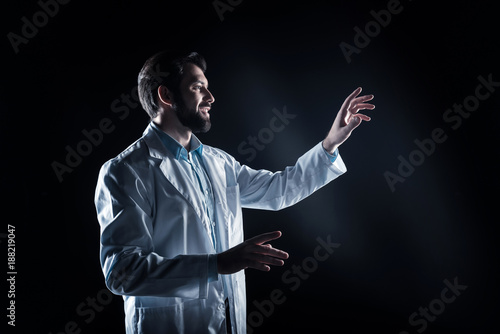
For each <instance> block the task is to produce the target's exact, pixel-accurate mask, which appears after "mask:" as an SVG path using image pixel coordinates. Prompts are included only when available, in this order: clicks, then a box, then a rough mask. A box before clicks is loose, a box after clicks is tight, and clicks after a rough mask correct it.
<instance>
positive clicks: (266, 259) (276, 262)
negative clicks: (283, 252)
mask: <svg viewBox="0 0 500 334" xmlns="http://www.w3.org/2000/svg"><path fill="white" fill-rule="evenodd" d="M248 258H249V260H250V262H249V264H250V266H252V265H255V263H262V264H268V265H271V266H283V265H284V264H285V261H283V260H280V259H277V258H275V257H272V256H265V255H262V254H251V255H249V257H248Z"/></svg>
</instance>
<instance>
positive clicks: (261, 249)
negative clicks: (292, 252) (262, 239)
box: [251, 244, 289, 259]
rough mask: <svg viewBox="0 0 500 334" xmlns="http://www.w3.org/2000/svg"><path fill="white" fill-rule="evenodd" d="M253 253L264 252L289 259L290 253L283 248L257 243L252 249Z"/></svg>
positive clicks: (264, 253)
mask: <svg viewBox="0 0 500 334" xmlns="http://www.w3.org/2000/svg"><path fill="white" fill-rule="evenodd" d="M251 252H252V253H257V254H263V255H267V256H273V257H276V258H280V259H288V257H289V255H288V253H287V252H285V251H282V250H281V249H277V248H273V247H272V246H271V245H269V244H267V245H256V246H255V248H253V249H252V250H251Z"/></svg>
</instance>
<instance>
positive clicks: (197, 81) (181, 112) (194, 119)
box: [174, 64, 215, 133]
mask: <svg viewBox="0 0 500 334" xmlns="http://www.w3.org/2000/svg"><path fill="white" fill-rule="evenodd" d="M180 92H181V98H180V99H179V98H176V97H174V99H175V104H174V110H175V112H176V114H177V117H178V118H179V121H180V122H181V124H182V125H184V126H185V127H187V128H189V129H191V131H192V132H194V133H197V132H202V133H203V132H207V131H208V130H210V126H211V123H210V114H209V111H210V108H211V105H212V103H214V101H215V98H214V97H213V95H212V94H211V93H210V91H209V90H208V80H207V78H206V77H205V74H204V73H203V71H202V70H201V69H200V68H199V67H198V66H196V65H194V64H186V65H185V66H184V74H183V77H182V80H181V84H180Z"/></svg>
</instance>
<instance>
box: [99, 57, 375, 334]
mask: <svg viewBox="0 0 500 334" xmlns="http://www.w3.org/2000/svg"><path fill="white" fill-rule="evenodd" d="M205 71H206V62H205V60H204V59H203V57H202V56H200V55H199V54H197V53H195V52H191V53H173V52H160V53H158V54H156V55H154V56H152V57H151V58H149V59H148V60H147V61H146V63H145V64H144V66H143V68H142V70H141V71H140V73H139V79H138V80H139V97H140V100H141V104H142V106H143V108H144V109H145V110H146V112H147V113H148V114H149V116H150V118H151V122H150V124H149V125H148V127H147V128H146V130H145V131H144V134H143V136H142V137H141V138H140V139H138V140H137V141H136V142H135V143H133V144H132V145H131V146H129V147H128V148H127V149H126V150H125V151H123V152H122V153H121V154H119V155H118V156H117V157H115V158H113V159H111V160H109V161H108V162H106V163H105V164H104V165H103V166H102V168H101V171H100V174H99V179H98V183H97V189H96V195H95V205H96V209H97V215H98V220H99V223H100V226H101V265H102V269H103V272H104V276H105V280H106V285H107V287H108V288H109V289H110V290H111V291H112V292H113V293H115V294H117V295H122V296H123V298H124V302H125V326H126V332H127V333H128V334H132V333H134V334H135V333H137V334H139V333H142V334H151V333H153V334H160V333H246V298H245V275H244V270H243V269H247V268H253V269H258V270H262V271H269V270H270V268H271V267H270V266H282V265H283V263H284V262H283V260H285V259H287V258H288V254H287V253H286V252H284V251H282V250H279V249H276V248H273V247H272V246H271V245H270V244H269V243H268V242H269V241H271V240H274V239H277V238H279V237H280V236H281V232H280V231H274V232H268V233H263V234H261V235H258V236H255V237H253V238H250V239H247V240H246V241H244V238H243V221H242V212H241V209H242V207H245V208H257V209H266V210H280V209H283V208H286V207H288V206H290V205H293V204H295V203H297V202H298V201H300V200H302V199H304V198H305V197H307V196H309V195H310V194H312V193H313V192H314V191H316V190H317V189H319V188H320V187H322V186H324V185H325V184H327V183H328V182H330V181H332V180H333V179H335V178H336V177H337V176H339V175H341V174H342V173H344V172H345V171H346V168H345V165H344V163H343V161H342V159H341V157H340V155H339V153H338V147H339V146H340V145H341V144H342V143H343V142H344V141H345V140H346V139H347V138H348V137H349V136H350V134H351V132H352V131H353V129H354V128H356V127H357V126H358V125H359V124H360V123H361V121H362V120H365V121H369V120H370V118H369V117H368V116H366V115H363V114H360V113H358V111H359V110H362V109H373V108H375V106H374V105H372V104H370V103H366V102H367V101H369V100H371V99H372V98H373V95H366V96H359V97H358V95H359V94H360V92H361V88H358V89H356V90H355V91H354V92H353V93H352V94H351V95H349V96H348V97H347V98H346V100H345V101H344V103H343V104H342V106H341V108H340V111H339V112H338V114H337V116H336V118H335V121H334V122H333V125H332V127H331V129H330V131H329V133H328V135H327V137H326V138H324V140H322V141H321V142H319V143H318V144H317V145H315V146H314V147H313V148H312V149H310V150H309V151H308V152H306V153H305V154H304V155H302V156H301V157H300V158H299V159H298V160H297V162H296V163H295V165H294V166H291V167H287V168H286V169H285V170H283V171H280V172H274V173H273V172H270V171H266V170H254V169H252V168H250V167H248V166H245V165H241V164H240V163H238V162H237V161H236V160H235V159H234V158H233V157H232V156H230V155H229V154H227V153H225V152H224V151H222V150H220V149H217V148H214V147H210V146H207V145H203V144H202V143H201V142H200V140H199V139H198V138H197V137H196V136H195V135H194V133H203V132H207V131H208V130H209V129H210V126H211V123H210V112H211V108H212V105H213V104H214V102H215V98H214V96H213V95H212V94H211V93H210V91H209V89H208V87H209V83H208V80H207V78H206V76H205Z"/></svg>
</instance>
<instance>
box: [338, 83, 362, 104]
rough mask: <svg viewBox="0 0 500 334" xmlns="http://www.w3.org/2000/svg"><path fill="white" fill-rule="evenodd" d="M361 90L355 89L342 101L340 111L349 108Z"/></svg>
mask: <svg viewBox="0 0 500 334" xmlns="http://www.w3.org/2000/svg"><path fill="white" fill-rule="evenodd" d="M361 90H362V88H361V87H358V88H356V89H355V90H354V91H353V92H352V93H351V94H349V96H348V97H347V98H346V99H345V100H344V103H343V104H342V108H341V109H342V110H344V109H345V108H346V107H348V106H350V104H351V101H352V100H353V99H354V98H355V97H356V96H358V95H359V93H361Z"/></svg>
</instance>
